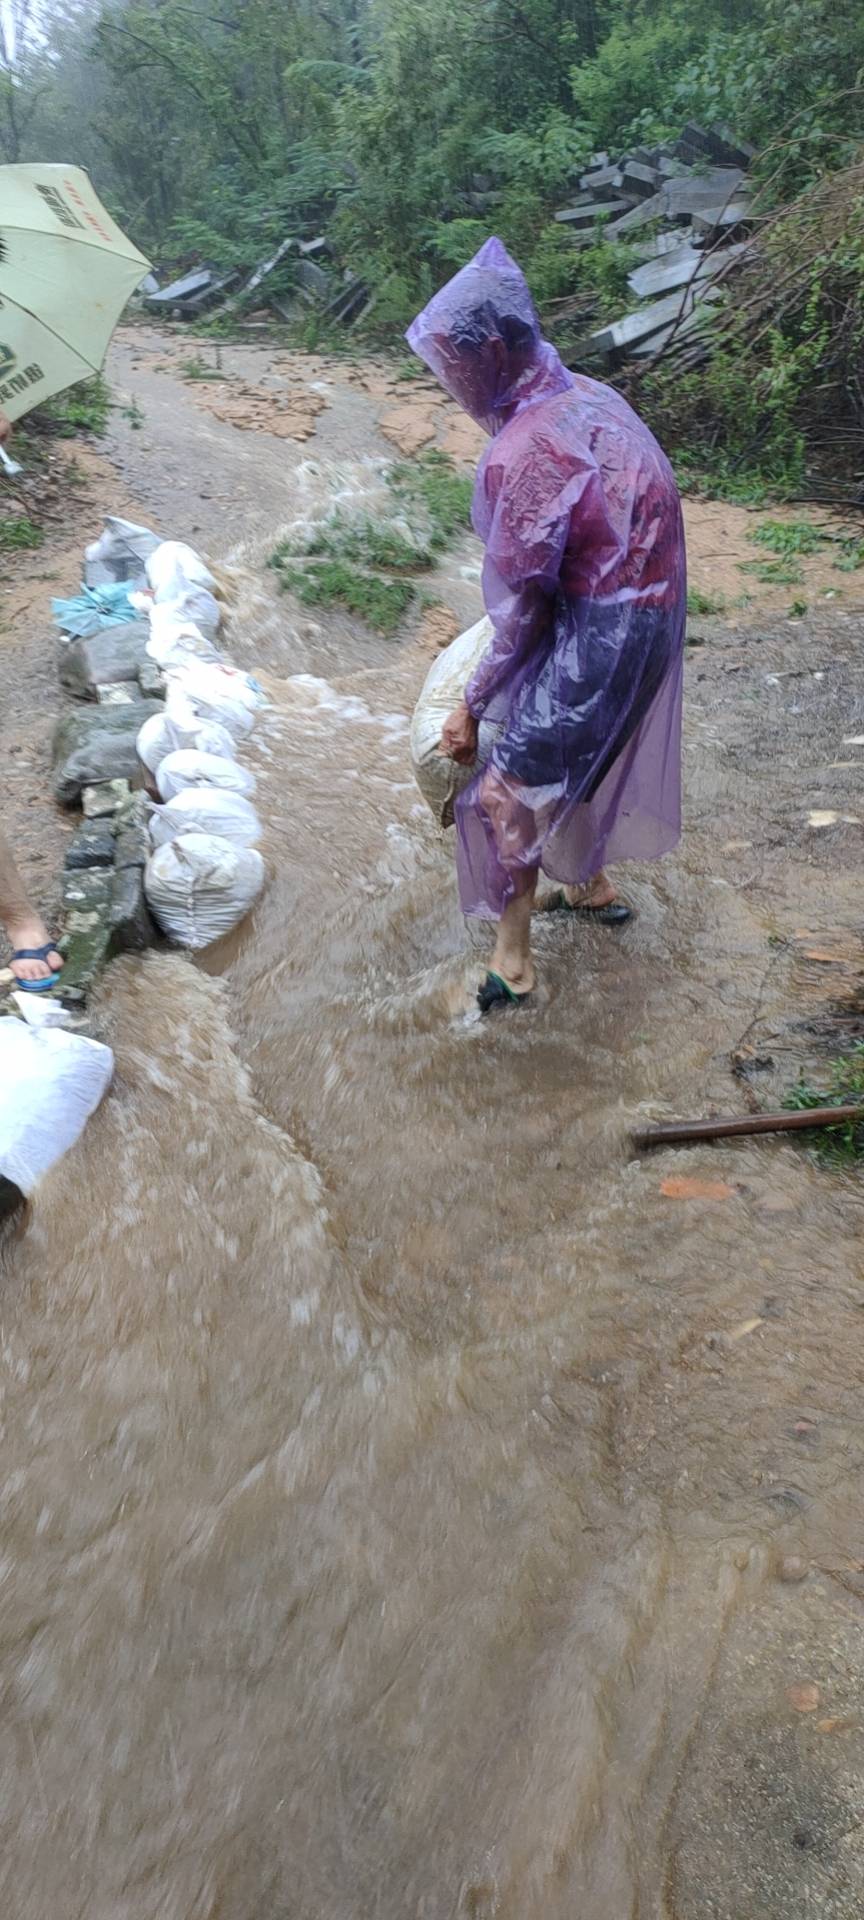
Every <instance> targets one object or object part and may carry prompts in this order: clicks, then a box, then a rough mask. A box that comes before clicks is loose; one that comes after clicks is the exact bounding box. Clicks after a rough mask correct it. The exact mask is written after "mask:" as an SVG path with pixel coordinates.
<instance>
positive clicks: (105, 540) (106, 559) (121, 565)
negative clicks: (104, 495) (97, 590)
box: [84, 513, 161, 587]
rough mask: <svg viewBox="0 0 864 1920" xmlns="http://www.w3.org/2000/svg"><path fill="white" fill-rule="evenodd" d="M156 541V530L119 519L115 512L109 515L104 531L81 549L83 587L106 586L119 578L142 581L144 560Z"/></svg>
mask: <svg viewBox="0 0 864 1920" xmlns="http://www.w3.org/2000/svg"><path fill="white" fill-rule="evenodd" d="M160 544H161V543H160V540H159V535H158V533H151V531H150V528H149V527H139V526H136V524H135V521H134V520H120V519H118V518H117V516H116V514H113V513H112V514H109V515H108V518H107V519H106V521H105V530H104V532H103V533H100V535H99V538H98V540H94V541H93V544H92V546H89V547H87V548H86V549H85V553H84V583H85V586H88V587H107V586H110V585H111V584H112V582H119V581H121V580H134V581H136V582H139V581H140V582H141V583H142V584H143V583H144V581H145V580H146V577H147V561H148V560H149V558H150V555H151V553H155V551H156V548H157V547H158V546H159V545H160Z"/></svg>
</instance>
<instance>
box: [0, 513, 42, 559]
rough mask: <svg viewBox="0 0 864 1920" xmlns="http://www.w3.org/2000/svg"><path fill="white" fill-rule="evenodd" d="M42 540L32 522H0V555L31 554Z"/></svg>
mask: <svg viewBox="0 0 864 1920" xmlns="http://www.w3.org/2000/svg"><path fill="white" fill-rule="evenodd" d="M44 538H45V535H44V533H43V532H42V528H41V527H37V526H36V523H35V521H33V520H28V519H26V518H23V519H18V520H0V553H32V552H33V551H34V550H35V548H36V547H41V545H42V542H43V540H44Z"/></svg>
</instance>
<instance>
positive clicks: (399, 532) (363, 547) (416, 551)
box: [268, 453, 472, 639]
mask: <svg viewBox="0 0 864 1920" xmlns="http://www.w3.org/2000/svg"><path fill="white" fill-rule="evenodd" d="M385 480H386V485H387V490H388V494H389V496H390V505H391V511H390V512H389V513H388V512H387V511H385V512H383V513H382V514H381V516H380V517H378V518H375V517H373V516H372V515H370V514H363V515H357V516H355V517H353V518H352V517H350V516H349V515H347V514H345V513H343V512H340V511H338V510H337V511H335V512H333V513H331V514H330V515H329V517H328V518H327V519H326V520H324V521H322V522H321V523H320V525H319V526H317V527H315V528H314V529H313V530H312V531H311V533H309V534H308V536H307V537H306V538H305V540H304V541H303V542H302V543H298V542H297V541H293V540H289V541H285V542H283V543H282V545H281V546H279V547H277V548H276V551H275V553H273V554H272V555H271V557H270V560H269V562H268V565H269V566H271V567H273V568H274V570H275V572H276V573H277V574H278V576H279V581H280V585H281V586H283V587H284V588H285V589H286V590H287V591H290V592H291V593H295V594H296V595H297V598H298V599H299V600H300V601H301V603H302V605H303V606H306V607H334V606H341V607H344V608H345V609H346V610H347V612H349V613H353V614H354V615H355V616H356V617H357V618H358V619H360V620H363V621H365V623H366V625H367V626H369V627H372V628H374V630H375V631H376V632H378V633H380V634H383V635H384V637H385V638H387V639H390V638H392V637H393V635H394V634H395V633H397V632H398V629H399V627H400V626H401V624H402V621H403V620H404V619H405V616H406V614H407V613H408V612H409V610H410V609H411V608H412V607H413V606H415V604H416V602H417V599H418V588H417V585H416V576H417V575H419V574H423V573H428V572H429V571H430V570H431V569H432V568H433V567H434V565H435V561H436V558H437V556H438V554H439V553H441V552H442V550H443V549H444V548H445V547H446V546H447V545H448V544H449V542H450V541H451V540H452V539H454V538H455V537H456V536H457V535H458V534H459V533H463V532H465V531H466V530H467V528H468V526H469V524H470V522H469V512H470V505H471V493H472V484H471V481H470V480H469V479H467V478H466V477H465V476H464V475H462V474H461V473H459V472H458V471H457V470H456V468H455V467H454V465H453V462H452V460H449V459H448V458H447V456H446V455H445V454H440V453H431V454H426V455H424V456H423V458H422V459H420V460H418V461H416V462H414V463H412V464H408V463H407V462H406V463H405V464H400V465H399V466H394V467H391V468H390V469H389V470H388V471H387V473H386V474H385Z"/></svg>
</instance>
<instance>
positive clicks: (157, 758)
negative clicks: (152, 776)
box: [136, 688, 236, 773]
mask: <svg viewBox="0 0 864 1920" xmlns="http://www.w3.org/2000/svg"><path fill="white" fill-rule="evenodd" d="M136 745H137V750H138V758H139V760H140V761H141V762H142V763H143V765H144V766H145V767H146V768H147V770H148V772H149V773H157V772H158V770H159V768H160V766H161V765H162V762H163V760H164V759H166V757H167V755H168V754H169V753H177V752H179V751H181V750H183V749H187V748H190V749H193V750H194V751H195V752H198V753H213V754H218V756H219V758H220V759H221V760H233V758H234V753H235V751H236V749H235V745H234V738H233V735H232V734H230V733H229V732H228V728H227V727H221V726H220V725H219V723H218V721H216V720H202V719H201V716H200V714H198V713H196V711H195V708H194V707H193V705H192V703H191V701H190V700H187V699H185V697H184V695H183V694H182V693H181V692H180V690H179V688H176V689H170V688H169V692H168V698H167V700H166V702H165V711H164V713H154V714H152V715H151V718H150V719H149V720H145V722H144V725H143V727H142V728H141V731H140V733H139V735H138V739H137V742H136Z"/></svg>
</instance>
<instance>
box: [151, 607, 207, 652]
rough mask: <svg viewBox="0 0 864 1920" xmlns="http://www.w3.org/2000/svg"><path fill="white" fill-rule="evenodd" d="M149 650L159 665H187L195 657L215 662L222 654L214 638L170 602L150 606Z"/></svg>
mask: <svg viewBox="0 0 864 1920" xmlns="http://www.w3.org/2000/svg"><path fill="white" fill-rule="evenodd" d="M147 652H148V654H149V656H150V659H151V660H155V662H156V665H157V667H163V668H167V667H186V666H190V665H194V663H195V661H196V660H209V661H215V662H216V663H217V664H218V662H219V661H220V660H221V658H222V655H221V654H220V652H219V648H218V647H217V646H214V644H213V641H212V640H210V639H208V637H207V635H206V634H204V633H202V632H201V628H200V627H197V626H196V625H195V622H194V620H185V619H182V618H181V617H180V615H179V614H178V613H176V612H175V610H174V607H173V606H170V605H165V606H156V605H155V604H154V606H152V607H151V609H150V638H149V640H148V641H147Z"/></svg>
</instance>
